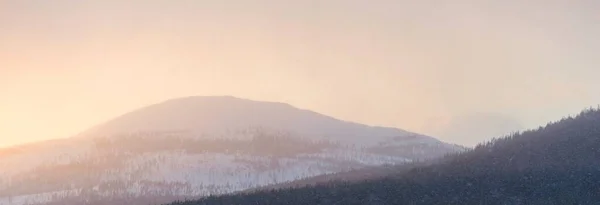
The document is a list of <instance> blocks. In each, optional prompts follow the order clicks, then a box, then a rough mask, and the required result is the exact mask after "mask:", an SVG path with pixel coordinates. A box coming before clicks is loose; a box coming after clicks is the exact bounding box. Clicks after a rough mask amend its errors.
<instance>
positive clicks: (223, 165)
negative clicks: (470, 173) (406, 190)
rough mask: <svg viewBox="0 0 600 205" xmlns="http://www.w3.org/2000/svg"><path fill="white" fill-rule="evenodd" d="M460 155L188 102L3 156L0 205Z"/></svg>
mask: <svg viewBox="0 0 600 205" xmlns="http://www.w3.org/2000/svg"><path fill="white" fill-rule="evenodd" d="M461 149H462V148H461V147H458V146H454V145H449V144H445V143H443V142H440V141H438V140H436V139H434V138H431V137H427V136H423V135H419V134H416V133H411V132H407V131H404V130H400V129H396V128H384V127H371V126H367V125H361V124H357V123H352V122H345V121H341V120H337V119H334V118H331V117H327V116H324V115H321V114H318V113H315V112H311V111H307V110H301V109H297V108H294V107H292V106H290V105H287V104H282V103H271V102H257V101H250V100H243V99H238V98H234V97H188V98H181V99H174V100H169V101H166V102H163V103H159V104H156V105H152V106H149V107H146V108H142V109H139V110H137V111H134V112H131V113H128V114H125V115H123V116H120V117H118V118H116V119H114V120H111V121H109V122H107V123H104V124H101V125H99V126H97V127H94V128H92V129H90V130H88V131H86V132H84V133H82V134H80V135H78V136H75V137H72V138H68V139H63V140H53V141H47V142H40V143H35V144H28V145H21V146H16V147H12V148H8V149H2V150H0V167H2V168H1V169H0V205H25V204H57V205H58V204H60V205H69V204H77V205H79V204H114V205H116V204H128V205H137V204H140V205H142V204H143V205H146V204H160V203H164V202H169V201H173V200H176V199H185V198H195V197H200V196H205V195H209V194H223V193H231V192H234V191H240V190H244V189H249V188H253V187H257V186H265V185H269V184H275V183H282V182H287V181H291V180H297V179H302V178H307V177H311V176H315V175H320V174H327V173H334V172H340V171H346V170H350V169H356V168H361V167H365V166H372V165H383V164H398V163H403V162H409V161H412V160H415V159H424V158H432V157H438V156H441V155H444V154H447V153H449V152H455V151H459V150H461Z"/></svg>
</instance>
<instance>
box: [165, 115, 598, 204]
mask: <svg viewBox="0 0 600 205" xmlns="http://www.w3.org/2000/svg"><path fill="white" fill-rule="evenodd" d="M598 159H600V109H590V110H586V111H583V112H582V113H580V114H579V115H577V116H576V117H574V118H573V117H568V118H564V119H562V120H560V121H558V122H554V123H549V124H548V125H547V126H545V127H540V128H539V129H536V130H528V131H524V132H518V133H514V134H512V135H509V136H507V137H504V138H498V139H494V140H492V141H490V142H487V143H483V144H480V145H478V146H477V147H476V148H474V149H473V150H470V151H466V152H462V153H456V154H452V155H449V156H447V157H445V158H443V159H439V160H435V161H433V162H431V163H415V164H413V165H414V166H410V167H409V168H402V167H403V166H399V167H398V169H397V170H395V171H394V170H389V169H388V170H386V171H385V172H387V173H386V174H385V175H383V176H382V175H376V176H374V177H371V178H366V179H363V180H359V181H346V182H339V181H335V182H329V183H321V184H318V185H312V186H307V187H300V188H298V187H296V188H285V189H275V190H264V189H263V190H262V191H257V192H249V193H248V192H246V193H239V194H235V195H225V196H212V197H207V198H203V199H200V200H196V201H187V202H174V203H172V204H171V205H212V204H238V205H245V204H264V205H269V204H286V205H294V204H314V205H318V204H347V205H353V204H368V205H372V204H428V205H429V204H444V205H445V204H457V205H458V204H461V205H462V204H491V205H494V204H499V205H500V204H502V205H504V204H508V205H513V204H515V205H517V204H544V205H545V204H586V205H587V204H590V205H594V204H600V203H599V201H600V200H599V199H600V198H599V194H600V183H598V182H600V160H598ZM379 170H380V171H381V169H379ZM367 171H369V170H367ZM370 171H372V170H370ZM334 176H335V175H334ZM284 187H285V186H284ZM276 188H277V187H276Z"/></svg>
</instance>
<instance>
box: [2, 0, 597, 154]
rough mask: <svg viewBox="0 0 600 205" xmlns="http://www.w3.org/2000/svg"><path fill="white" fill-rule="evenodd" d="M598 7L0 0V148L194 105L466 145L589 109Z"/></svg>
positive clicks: (470, 0) (335, 0) (511, 0)
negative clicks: (290, 114) (165, 105)
mask: <svg viewBox="0 0 600 205" xmlns="http://www.w3.org/2000/svg"><path fill="white" fill-rule="evenodd" d="M599 9H600V4H599V3H598V1H592V0H588V1H585V0H579V1H528V2H527V3H526V4H525V3H523V2H522V1H516V0H508V1H474V0H466V1H452V2H450V1H418V2H417V1H387V0H382V1H376V2H374V1H341V0H331V1H316V0H315V1H312V0H307V1H293V2H292V1H286V2H283V1H274V0H257V1H233V0H232V1H217V0H206V1H133V0H132V1H74V0H57V1H41V0H37V1H35V0H26V1H16V0H15V1H10V0H9V1H1V2H0V31H1V32H0V113H2V114H1V115H0V146H8V145H13V144H19V143H24V142H29V141H36V140H44V139H52V138H58V137H68V136H71V135H74V134H76V133H78V132H80V131H83V130H85V129H87V128H89V127H91V126H94V125H96V124H98V123H100V122H103V121H106V120H108V119H110V118H113V117H115V116H118V115H120V114H123V113H126V112H128V111H131V110H133V109H136V108H140V107H143V106H146V105H149V104H153V103H156V102H160V101H163V100H166V99H170V98H176V97H182V96H196V95H200V96H206V95H232V96H237V97H241V98H247V99H254V100H264V101H276V102H285V103H289V104H292V105H294V106H297V107H301V108H305V109H310V110H314V111H317V112H320V113H323V114H327V115H331V116H335V117H337V118H340V119H345V120H350V121H355V122H360V123H365V124H369V125H381V126H391V127H400V128H403V129H407V130H410V131H414V132H419V133H423V134H428V135H432V136H434V137H437V138H439V139H442V140H444V141H447V142H453V143H458V144H463V145H468V146H471V145H474V144H476V143H478V142H481V141H485V140H488V139H490V138H492V137H498V136H499V135H503V134H508V133H510V132H512V131H516V130H520V129H527V128H534V127H537V126H539V125H542V124H545V123H546V122H547V121H550V120H554V119H557V118H560V117H562V116H565V115H568V114H571V113H576V112H578V111H579V110H581V109H582V108H585V107H590V106H596V105H597V104H598V102H600V95H598V92H597V88H599V87H600V82H599V81H598V80H597V76H600V69H598V68H597V67H598V65H599V64H600V60H599V59H598V58H597V56H598V54H600V40H599V39H598V38H597V36H600V26H598V25H600V15H598V14H597V11H598V10H599ZM482 113H483V114H482ZM464 123H467V124H468V127H464V126H463V127H461V126H458V125H460V124H464ZM499 124H502V126H496V125H499ZM457 127H458V128H457ZM478 127H493V129H476V128H478Z"/></svg>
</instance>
